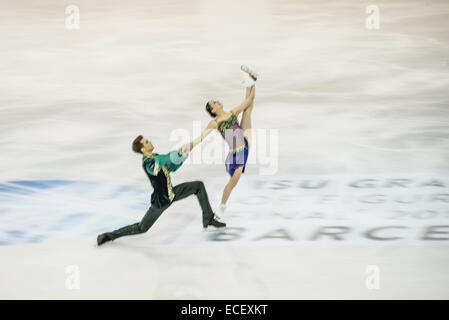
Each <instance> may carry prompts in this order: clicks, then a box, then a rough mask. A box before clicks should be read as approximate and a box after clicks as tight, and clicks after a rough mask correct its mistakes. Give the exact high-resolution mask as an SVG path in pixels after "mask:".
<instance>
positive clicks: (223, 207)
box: [215, 203, 226, 220]
mask: <svg viewBox="0 0 449 320" xmlns="http://www.w3.org/2000/svg"><path fill="white" fill-rule="evenodd" d="M225 210H226V205H225V204H223V203H222V204H220V206H219V207H218V209H217V211H215V217H216V218H217V219H218V220H222V219H223V216H224V212H225Z"/></svg>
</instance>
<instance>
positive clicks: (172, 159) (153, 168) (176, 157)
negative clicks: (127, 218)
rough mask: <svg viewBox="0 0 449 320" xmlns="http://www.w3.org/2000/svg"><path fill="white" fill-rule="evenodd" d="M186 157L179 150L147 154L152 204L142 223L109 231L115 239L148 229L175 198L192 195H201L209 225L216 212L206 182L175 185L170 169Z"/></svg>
mask: <svg viewBox="0 0 449 320" xmlns="http://www.w3.org/2000/svg"><path fill="white" fill-rule="evenodd" d="M185 159H186V157H183V156H182V155H181V152H180V151H177V150H175V151H171V152H169V153H168V154H161V155H159V154H157V153H154V154H152V155H151V156H148V157H146V156H144V157H143V159H142V166H143V169H144V170H145V172H146V174H147V176H148V178H149V179H150V182H151V185H152V186H153V188H154V191H153V193H152V195H151V207H150V208H149V209H148V211H147V213H146V214H145V216H144V217H143V219H142V221H140V222H139V223H135V224H131V225H129V226H126V227H123V228H120V229H118V230H115V231H112V232H108V233H106V235H108V236H109V238H110V239H111V240H114V239H117V238H119V237H123V236H128V235H133V234H139V233H144V232H146V231H147V230H148V229H150V228H151V226H152V225H153V224H154V222H155V221H156V220H157V219H158V218H159V216H160V215H161V214H162V212H164V211H165V209H167V208H168V207H169V206H170V205H171V204H172V202H173V201H177V200H181V199H184V198H186V197H188V196H190V195H192V194H195V195H196V196H197V198H198V201H199V203H200V206H201V209H202V211H203V224H204V223H206V225H207V223H208V222H209V221H211V220H212V219H213V217H214V213H213V211H212V208H211V206H210V203H209V199H208V197H207V192H206V188H205V187H204V183H203V182H202V181H192V182H185V183H181V184H178V185H177V186H175V187H172V184H171V179H170V172H173V171H176V170H178V169H179V168H180V167H181V165H182V163H183V162H184V160H185Z"/></svg>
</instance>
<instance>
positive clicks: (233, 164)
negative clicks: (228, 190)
mask: <svg viewBox="0 0 449 320" xmlns="http://www.w3.org/2000/svg"><path fill="white" fill-rule="evenodd" d="M248 154H249V145H248V141H247V140H246V138H245V147H244V148H243V149H242V150H239V151H237V152H235V153H233V152H232V151H230V152H229V154H228V156H227V157H226V162H225V166H226V172H227V173H229V175H230V176H231V177H232V176H233V175H234V171H235V170H236V169H237V168H239V167H243V170H242V173H243V172H245V167H246V161H247V160H248Z"/></svg>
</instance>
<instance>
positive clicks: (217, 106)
mask: <svg viewBox="0 0 449 320" xmlns="http://www.w3.org/2000/svg"><path fill="white" fill-rule="evenodd" d="M209 105H210V106H211V111H212V112H213V113H215V114H218V113H219V112H220V111H222V110H223V105H222V104H221V102H220V101H215V100H210V101H209Z"/></svg>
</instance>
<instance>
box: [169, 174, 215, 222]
mask: <svg viewBox="0 0 449 320" xmlns="http://www.w3.org/2000/svg"><path fill="white" fill-rule="evenodd" d="M173 191H174V193H175V198H174V199H173V201H178V200H181V199H184V198H186V197H188V196H190V195H192V194H195V195H196V197H197V198H198V201H199V203H200V206H201V210H202V211H203V223H204V222H209V221H211V220H212V218H213V217H214V212H213V211H212V208H211V206H210V203H209V198H208V196H207V191H206V187H205V186H204V183H203V182H202V181H192V182H185V183H181V184H178V185H177V186H175V187H174V188H173Z"/></svg>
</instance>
